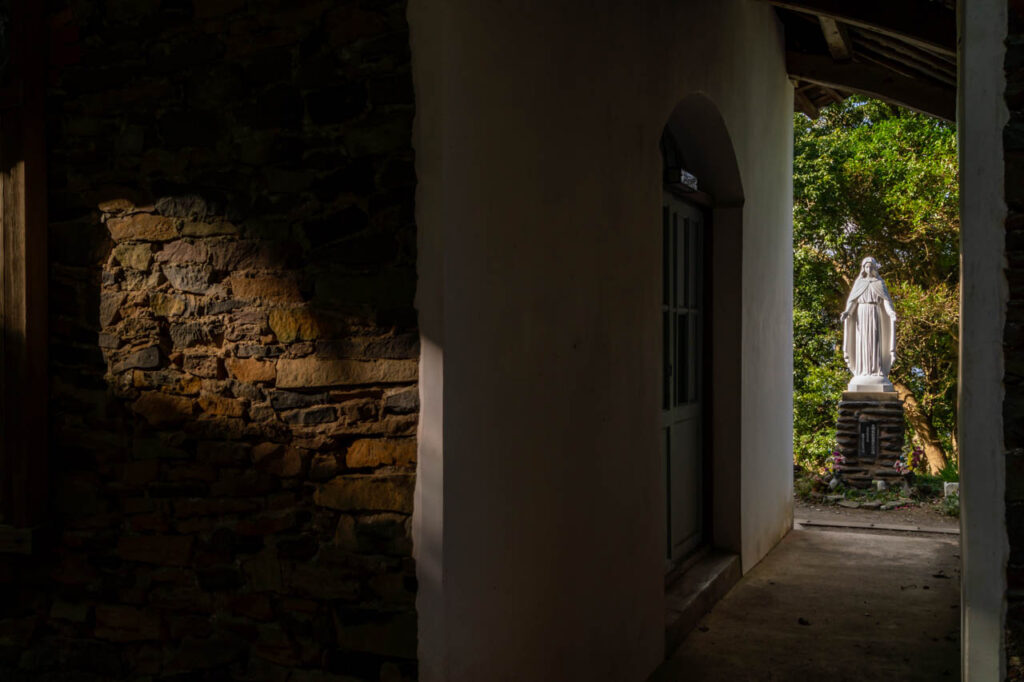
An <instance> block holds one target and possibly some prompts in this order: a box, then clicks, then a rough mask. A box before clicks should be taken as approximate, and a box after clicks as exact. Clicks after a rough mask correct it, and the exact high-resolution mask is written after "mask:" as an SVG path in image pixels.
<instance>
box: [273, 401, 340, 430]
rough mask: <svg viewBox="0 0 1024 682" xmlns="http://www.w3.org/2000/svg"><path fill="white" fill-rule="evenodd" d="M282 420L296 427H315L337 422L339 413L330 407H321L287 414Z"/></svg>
mask: <svg viewBox="0 0 1024 682" xmlns="http://www.w3.org/2000/svg"><path fill="white" fill-rule="evenodd" d="M281 418H282V419H283V420H284V421H285V422H287V423H288V424H292V425H294V426H313V425H316V424H326V423H328V422H333V421H335V420H336V419H337V418H338V411H337V410H336V409H335V408H334V407H331V406H329V405H321V406H320V407H310V408H307V409H304V410H293V411H290V412H285V413H283V414H282V415H281Z"/></svg>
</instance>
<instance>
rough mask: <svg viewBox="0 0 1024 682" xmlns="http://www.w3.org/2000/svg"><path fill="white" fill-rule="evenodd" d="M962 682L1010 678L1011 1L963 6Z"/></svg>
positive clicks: (960, 105)
mask: <svg viewBox="0 0 1024 682" xmlns="http://www.w3.org/2000/svg"><path fill="white" fill-rule="evenodd" d="M958 14H959V17H960V54H959V59H958V64H959V71H960V73H959V79H958V80H959V83H960V88H959V92H958V99H959V103H958V111H957V119H958V130H959V135H960V220H961V237H960V254H961V265H962V267H961V291H962V297H961V303H960V382H959V386H960V395H959V397H958V400H959V416H960V424H959V432H960V433H959V436H960V447H961V453H960V476H961V486H960V495H961V514H960V530H961V536H960V542H961V554H962V559H961V561H962V563H963V576H962V583H961V585H962V587H961V594H962V599H961V603H962V607H961V622H962V626H961V642H962V659H961V661H962V679H964V680H967V681H973V680H977V681H979V682H980V681H982V680H1001V679H1003V678H1004V677H1005V675H1006V661H1005V653H1004V645H1003V620H1004V612H1005V610H1006V602H1005V597H1004V595H1005V592H1006V576H1005V570H1006V559H1007V556H1008V554H1009V547H1008V545H1007V538H1006V517H1005V508H1004V501H1003V500H1004V497H1003V493H1004V489H1005V477H1006V469H1005V467H1006V461H1005V458H1004V451H1005V448H1004V444H1003V419H1002V415H1003V348H1002V339H1003V324H1004V321H1005V310H1006V300H1007V289H1006V278H1005V276H1004V273H1003V268H1004V266H1005V255H1004V238H1005V236H1004V220H1005V219H1006V203H1005V201H1004V195H1003V126H1004V125H1005V124H1006V121H1007V118H1008V113H1007V110H1006V105H1005V102H1004V100H1003V91H1004V89H1005V85H1006V81H1005V77H1004V75H1003V57H1004V53H1005V49H1004V47H1003V40H1004V39H1005V38H1006V1H1005V0H971V1H970V2H966V0H964V1H962V2H960V3H959V7H958Z"/></svg>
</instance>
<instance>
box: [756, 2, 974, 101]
mask: <svg viewBox="0 0 1024 682" xmlns="http://www.w3.org/2000/svg"><path fill="white" fill-rule="evenodd" d="M762 1H763V2H767V3H768V4H771V5H773V6H775V9H776V13H777V14H778V16H779V19H780V21H781V22H782V24H783V27H784V30H785V34H786V69H787V71H788V73H789V76H790V80H791V81H792V82H793V86H794V106H795V108H796V110H797V111H802V112H803V113H805V114H807V115H808V116H810V117H811V118H817V116H818V114H819V112H820V110H821V108H822V107H824V106H826V105H828V104H831V103H833V102H836V101H842V100H843V99H845V98H846V97H849V96H850V95H853V94H860V95H867V96H869V97H874V98H876V99H880V100H883V101H886V102H889V103H891V104H896V105H899V106H903V107H907V108H909V109H914V110H916V111H920V112H922V113H925V114H929V115H931V116H935V117H937V118H941V119H945V120H947V121H952V120H954V119H955V118H956V10H955V4H954V3H953V2H952V0H890V1H889V2H885V3H883V2H880V1H879V0H860V1H859V2H856V3H854V2H849V1H848V0H762Z"/></svg>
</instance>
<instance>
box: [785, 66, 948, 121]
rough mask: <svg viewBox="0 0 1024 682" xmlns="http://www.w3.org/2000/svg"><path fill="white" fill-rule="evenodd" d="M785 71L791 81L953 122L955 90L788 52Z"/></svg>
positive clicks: (872, 68) (876, 68) (874, 68)
mask: <svg viewBox="0 0 1024 682" xmlns="http://www.w3.org/2000/svg"><path fill="white" fill-rule="evenodd" d="M786 70H787V71H788V72H789V75H790V77H791V78H797V79H799V80H802V81H809V82H811V83H817V84H818V85H824V86H826V87H829V88H838V89H840V90H843V91H846V92H855V93H858V94H861V95H867V96H868V97H875V98H877V99H880V100H883V101H886V102H890V103H892V104H897V105H899V106H903V107H907V108H908V109H913V110H914V111H920V112H921V113H924V114H929V115H930V116H935V117H937V118H942V119H945V120H947V121H953V120H955V119H956V89H955V88H945V87H941V86H938V85H932V84H930V83H927V82H924V81H921V80H918V79H915V78H907V77H906V76H901V75H898V74H896V73H894V72H893V71H891V70H889V69H887V68H884V67H881V66H875V65H872V64H862V63H856V62H846V63H839V62H835V61H833V60H832V58H831V57H829V56H826V55H820V56H819V55H809V54H800V53H797V52H787V53H786Z"/></svg>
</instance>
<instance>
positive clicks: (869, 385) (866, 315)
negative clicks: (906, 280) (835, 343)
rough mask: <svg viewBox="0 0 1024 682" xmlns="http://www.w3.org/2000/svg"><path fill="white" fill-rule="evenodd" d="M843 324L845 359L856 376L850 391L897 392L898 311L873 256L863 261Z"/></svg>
mask: <svg viewBox="0 0 1024 682" xmlns="http://www.w3.org/2000/svg"><path fill="white" fill-rule="evenodd" d="M839 321H840V322H842V323H843V357H844V358H845V359H846V366H847V367H849V368H850V371H851V372H853V380H852V381H850V385H849V388H848V389H847V390H849V391H868V392H886V393H890V392H893V391H894V390H895V389H894V388H893V386H892V383H891V382H890V381H889V369H890V368H891V367H892V363H893V361H894V360H895V359H896V310H895V308H893V304H892V297H891V296H889V290H888V289H887V288H886V286H885V282H883V281H882V278H881V277H879V276H878V261H876V260H875V259H874V258H872V257H871V256H868V257H867V258H865V259H864V260H863V261H861V264H860V274H859V275H858V276H857V279H856V281H854V283H853V287H852V288H851V289H850V295H849V297H848V298H847V299H846V310H844V311H843V314H842V316H840V318H839Z"/></svg>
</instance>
